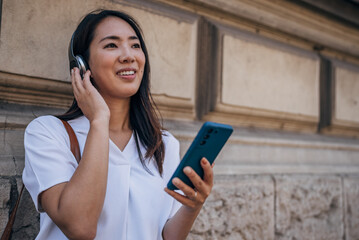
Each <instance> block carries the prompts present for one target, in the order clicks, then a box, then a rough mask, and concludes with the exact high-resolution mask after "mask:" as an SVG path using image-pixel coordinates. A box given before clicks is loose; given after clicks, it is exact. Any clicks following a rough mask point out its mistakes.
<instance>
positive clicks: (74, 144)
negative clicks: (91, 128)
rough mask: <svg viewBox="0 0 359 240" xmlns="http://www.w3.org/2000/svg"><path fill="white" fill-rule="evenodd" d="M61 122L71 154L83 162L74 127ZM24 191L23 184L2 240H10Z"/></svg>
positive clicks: (78, 161)
mask: <svg viewBox="0 0 359 240" xmlns="http://www.w3.org/2000/svg"><path fill="white" fill-rule="evenodd" d="M60 120H61V122H62V124H64V126H65V129H66V131H67V133H68V135H69V138H70V149H71V152H72V154H73V155H74V156H75V158H76V161H77V163H80V160H81V153H80V145H79V142H78V141H77V137H76V135H75V132H74V130H73V129H72V127H71V126H70V124H69V123H68V122H66V121H64V120H62V119H60ZM23 190H24V184H22V187H21V191H20V194H19V196H18V198H17V200H16V204H15V207H14V209H13V210H12V212H11V215H10V217H9V221H8V223H7V224H6V227H5V230H4V232H3V234H2V236H1V240H8V239H10V235H11V230H12V227H13V225H14V222H15V216H16V212H17V209H18V207H19V203H20V199H21V196H22V192H23Z"/></svg>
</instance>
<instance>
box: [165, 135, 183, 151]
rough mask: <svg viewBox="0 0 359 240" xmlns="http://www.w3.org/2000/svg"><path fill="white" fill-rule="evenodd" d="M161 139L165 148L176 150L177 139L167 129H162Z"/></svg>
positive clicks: (177, 145)
mask: <svg viewBox="0 0 359 240" xmlns="http://www.w3.org/2000/svg"><path fill="white" fill-rule="evenodd" d="M162 141H163V143H164V145H165V149H166V150H176V151H177V150H178V149H179V141H178V140H177V138H176V137H175V136H173V135H172V134H171V133H170V132H169V131H166V130H165V131H162Z"/></svg>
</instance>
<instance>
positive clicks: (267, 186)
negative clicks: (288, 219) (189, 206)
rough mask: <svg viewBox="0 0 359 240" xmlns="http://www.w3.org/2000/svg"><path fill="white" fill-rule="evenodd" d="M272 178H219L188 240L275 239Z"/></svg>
mask: <svg viewBox="0 0 359 240" xmlns="http://www.w3.org/2000/svg"><path fill="white" fill-rule="evenodd" d="M273 203H274V186H273V181H272V180H271V178H270V177H265V176H264V177H262V176H256V177H250V176H245V177H233V176H232V177H219V176H217V178H216V179H215V184H214V187H213V191H212V193H211V195H210V196H209V198H208V199H207V201H206V203H205V205H204V207H203V209H202V211H201V213H200V215H199V216H198V218H197V220H196V221H195V223H194V226H193V228H192V231H191V234H190V236H189V237H188V239H191V240H194V239H203V240H204V239H205V240H214V239H233V240H234V239H236V240H242V239H243V240H244V239H247V240H257V239H267V240H269V239H274V214H273V212H274V204H273Z"/></svg>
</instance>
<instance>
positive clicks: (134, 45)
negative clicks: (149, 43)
mask: <svg viewBox="0 0 359 240" xmlns="http://www.w3.org/2000/svg"><path fill="white" fill-rule="evenodd" d="M132 47H133V48H141V45H140V44H139V43H135V44H133V45H132Z"/></svg>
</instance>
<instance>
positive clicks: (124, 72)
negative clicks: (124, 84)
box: [119, 71, 135, 76]
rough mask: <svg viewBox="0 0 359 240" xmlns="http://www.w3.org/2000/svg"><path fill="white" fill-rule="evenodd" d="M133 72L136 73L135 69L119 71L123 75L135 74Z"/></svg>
mask: <svg viewBox="0 0 359 240" xmlns="http://www.w3.org/2000/svg"><path fill="white" fill-rule="evenodd" d="M133 74H135V71H123V72H120V73H119V75H121V76H125V75H133Z"/></svg>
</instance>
